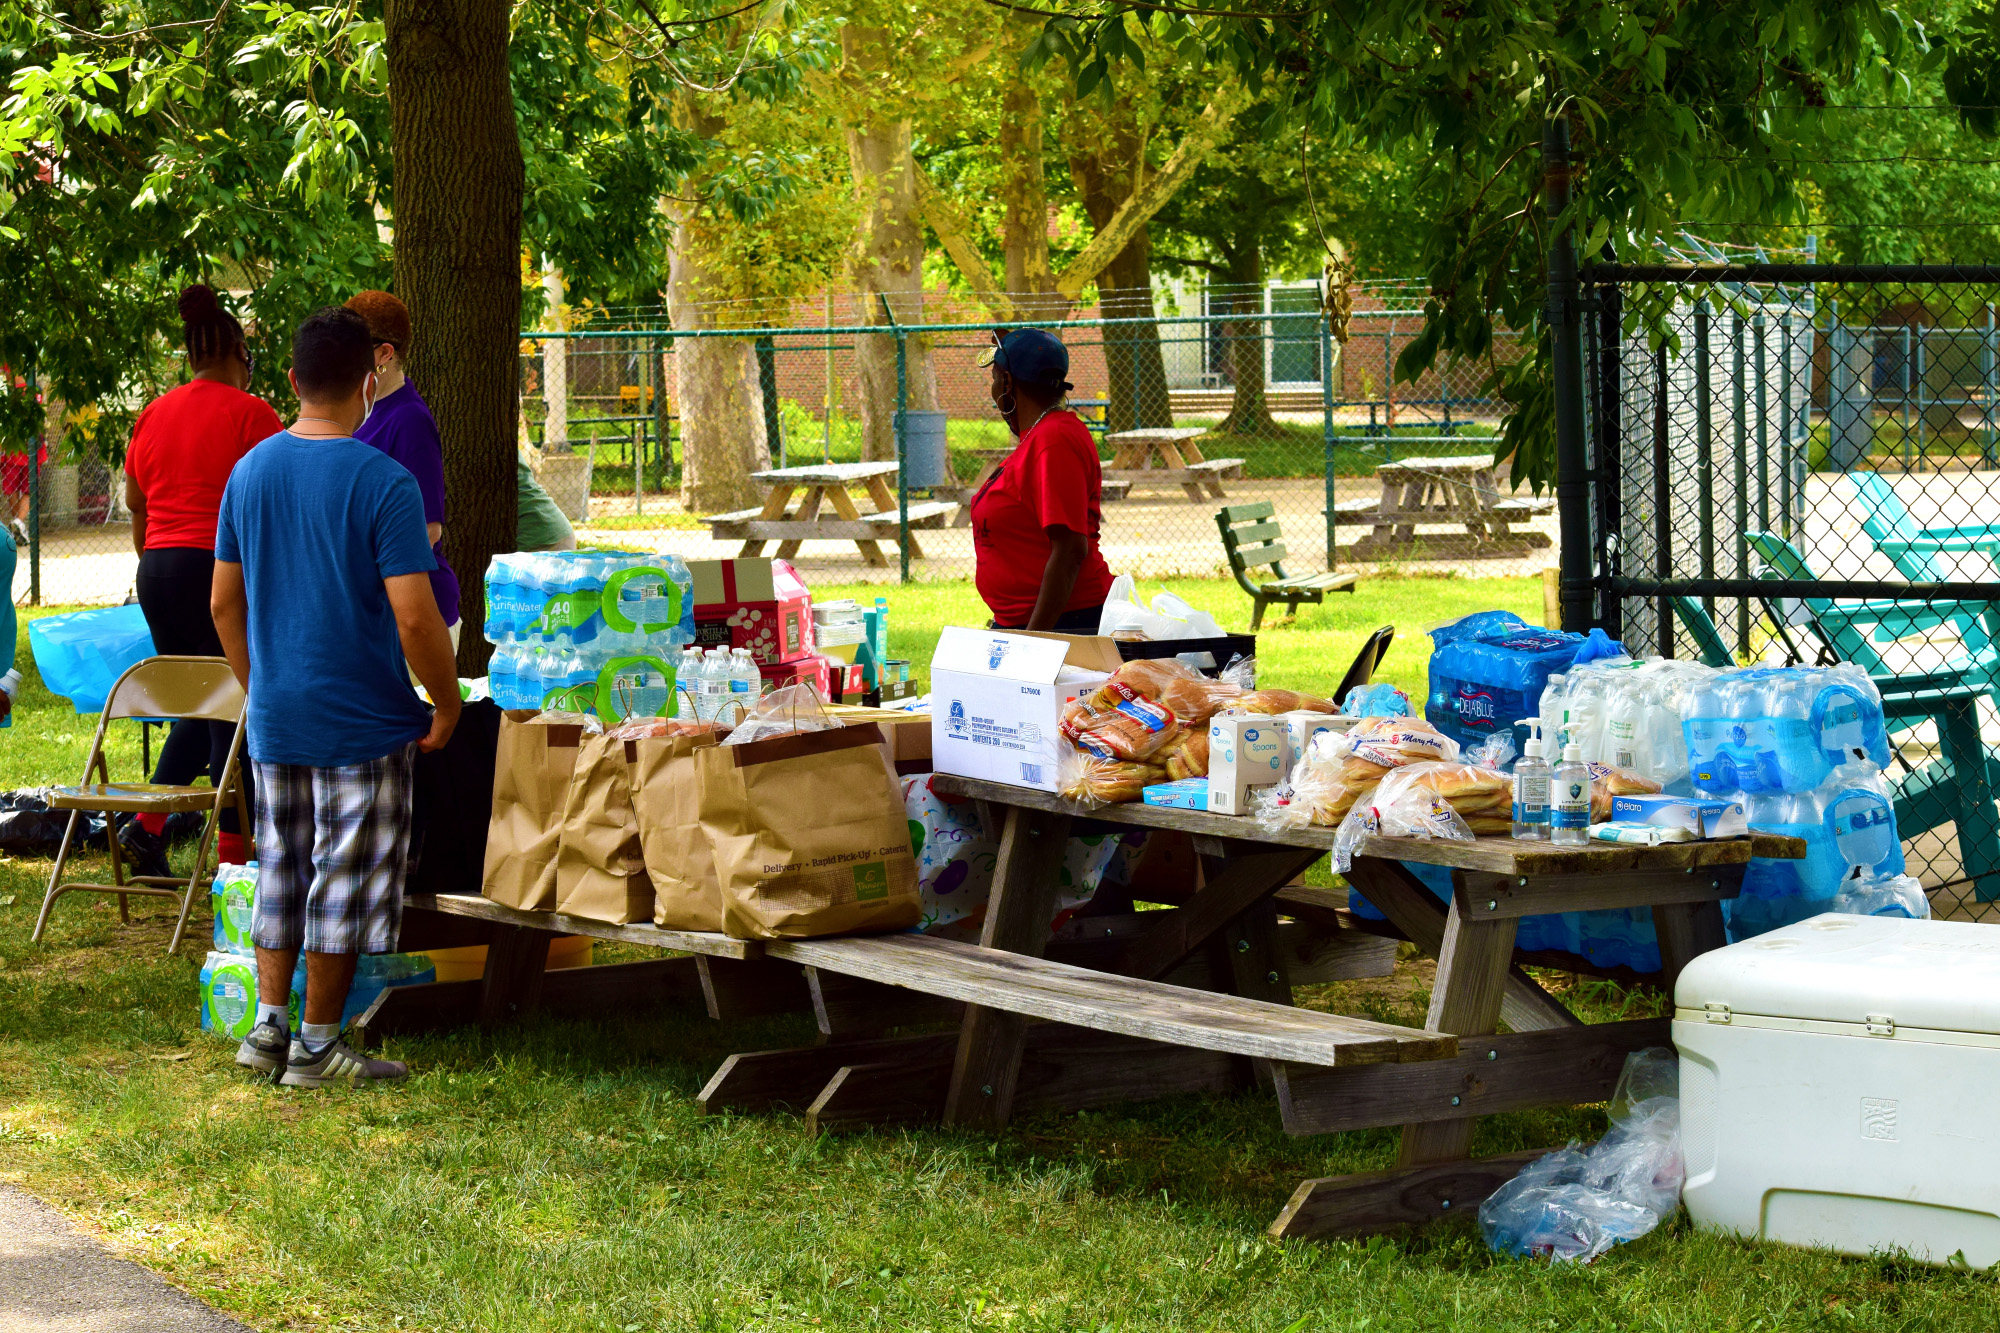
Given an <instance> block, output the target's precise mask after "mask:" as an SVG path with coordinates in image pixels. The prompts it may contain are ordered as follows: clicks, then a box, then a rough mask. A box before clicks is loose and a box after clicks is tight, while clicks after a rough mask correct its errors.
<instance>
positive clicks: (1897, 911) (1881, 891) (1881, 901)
mask: <svg viewBox="0 0 2000 1333" xmlns="http://www.w3.org/2000/svg"><path fill="white" fill-rule="evenodd" d="M1828 910H1829V911H1834V912H1845V913H1847V914H1848V915H1850V916H1907V917H1910V918H1912V919H1914V920H1917V921H1928V920H1929V919H1930V915H1931V900H1930V899H1929V898H1926V897H1925V896H1924V886H1923V885H1922V884H1921V883H1919V882H1918V881H1917V880H1916V878H1915V877H1914V876H1910V875H1876V876H1872V877H1869V878H1866V879H1849V880H1843V881H1841V885H1840V892H1839V893H1838V894H1836V895H1834V899H1833V906H1832V907H1831V908H1829V909H1828Z"/></svg>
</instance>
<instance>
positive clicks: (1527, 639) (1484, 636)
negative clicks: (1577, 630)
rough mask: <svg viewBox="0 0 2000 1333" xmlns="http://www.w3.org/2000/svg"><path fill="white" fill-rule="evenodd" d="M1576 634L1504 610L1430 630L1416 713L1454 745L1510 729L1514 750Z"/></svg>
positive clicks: (1572, 650) (1577, 644)
mask: <svg viewBox="0 0 2000 1333" xmlns="http://www.w3.org/2000/svg"><path fill="white" fill-rule="evenodd" d="M1583 643H1584V636H1583V635H1581V634H1565V633H1563V632H1562V631H1561V630H1552V629H1543V628H1541V627H1540V626H1539V625H1530V624H1529V623H1528V622H1527V621H1525V620H1523V619H1521V617H1519V616H1517V615H1515V614H1514V613H1513V612H1512V611H1481V612H1478V613H1476V614H1474V615H1469V616H1466V617H1464V618H1463V619H1461V620H1455V621H1453V622H1452V623H1451V624H1449V625H1440V626H1438V627H1437V628H1436V629H1434V630H1432V631H1431V644H1432V647H1431V666H1430V676H1431V688H1430V697H1429V698H1428V699H1427V700H1426V701H1425V703H1424V719H1425V720H1426V721H1427V722H1429V723H1430V724H1431V725H1432V726H1434V727H1436V728H1437V729H1438V730H1439V731H1441V732H1443V733H1444V734H1445V735H1447V736H1449V737H1451V738H1452V739H1453V740H1455V741H1457V742H1458V743H1459V744H1460V745H1461V746H1472V745H1476V744H1478V743H1479V742H1480V741H1482V740H1484V739H1485V738H1486V737H1488V736H1491V735H1492V734H1493V733H1494V732H1496V731H1501V730H1506V729H1509V728H1511V729H1512V730H1513V732H1514V744H1515V749H1516V750H1517V751H1518V750H1519V749H1520V747H1521V746H1523V745H1525V744H1526V743H1527V739H1528V729H1527V728H1526V727H1520V726H1515V725H1514V724H1515V723H1516V722H1517V721H1518V720H1519V719H1521V718H1524V717H1533V716H1535V715H1536V714H1538V713H1539V712H1540V711H1541V706H1542V691H1543V689H1544V688H1545V687H1546V686H1547V685H1548V683H1549V677H1550V676H1551V675H1552V674H1554V673H1555V672H1558V671H1565V670H1567V669H1568V668H1569V666H1570V664H1571V663H1572V662H1574V661H1575V660H1576V655H1577V653H1578V651H1579V650H1581V649H1582V647H1583Z"/></svg>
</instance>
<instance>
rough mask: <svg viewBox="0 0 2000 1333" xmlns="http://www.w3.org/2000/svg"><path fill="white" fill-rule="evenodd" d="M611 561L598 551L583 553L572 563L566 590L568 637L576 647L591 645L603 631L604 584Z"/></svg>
mask: <svg viewBox="0 0 2000 1333" xmlns="http://www.w3.org/2000/svg"><path fill="white" fill-rule="evenodd" d="M611 564H612V557H611V556H609V555H606V554H604V553H603V552H601V551H587V552H583V553H582V554H580V555H578V557H577V559H576V578H575V580H574V582H573V584H572V586H571V590H570V607H571V610H570V620H571V624H572V625H573V626H574V628H573V629H572V630H571V631H570V637H571V638H572V639H574V640H575V641H576V642H577V643H580V644H583V643H595V642H596V641H597V638H598V635H599V634H601V633H602V632H603V630H604V611H603V598H604V582H605V579H606V578H607V577H609V575H610V572H611Z"/></svg>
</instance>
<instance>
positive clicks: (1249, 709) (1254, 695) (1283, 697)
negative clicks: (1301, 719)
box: [1228, 690, 1340, 716]
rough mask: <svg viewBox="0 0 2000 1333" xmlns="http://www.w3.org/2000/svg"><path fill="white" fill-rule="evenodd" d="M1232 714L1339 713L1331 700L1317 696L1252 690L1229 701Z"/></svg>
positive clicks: (1296, 691) (1281, 691)
mask: <svg viewBox="0 0 2000 1333" xmlns="http://www.w3.org/2000/svg"><path fill="white" fill-rule="evenodd" d="M1228 707H1229V711H1230V712H1232V713H1269V714H1272V715H1274V716H1275V715H1276V714H1279V713H1325V714H1327V715H1328V716H1332V715H1333V714H1334V713H1336V712H1338V711H1340V710H1338V709H1336V708H1335V707H1334V706H1333V701H1332V700H1331V699H1322V698H1320V697H1319V696H1318V695H1317V694H1304V693H1301V692H1300V691H1298V690H1252V691H1250V692H1249V693H1248V694H1245V695H1242V696H1240V697H1238V698H1235V699H1231V700H1230V701H1229V705H1228Z"/></svg>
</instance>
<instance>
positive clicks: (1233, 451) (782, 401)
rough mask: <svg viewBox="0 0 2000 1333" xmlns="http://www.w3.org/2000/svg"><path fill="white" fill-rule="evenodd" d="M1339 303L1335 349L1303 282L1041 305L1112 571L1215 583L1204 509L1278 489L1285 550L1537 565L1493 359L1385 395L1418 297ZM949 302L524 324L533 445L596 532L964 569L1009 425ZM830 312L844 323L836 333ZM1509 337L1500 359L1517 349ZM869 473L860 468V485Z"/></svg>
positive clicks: (963, 320) (1461, 566)
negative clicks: (1346, 311) (1487, 389)
mask: <svg viewBox="0 0 2000 1333" xmlns="http://www.w3.org/2000/svg"><path fill="white" fill-rule="evenodd" d="M1402 294H1403V293H1402V289H1399V288H1397V289H1390V291H1389V292H1388V295H1389V296H1390V297H1391V298H1395V297H1398V296H1401V295H1402ZM940 300H941V301H942V300H943V298H940ZM1029 300H1030V298H1026V297H1017V298H1014V299H1013V300H1012V302H1011V306H1012V307H1019V306H1025V305H1027V304H1028V303H1029ZM989 303H990V304H1000V303H999V302H989ZM1355 304H1356V309H1355V312H1354V315H1353V317H1352V319H1351V321H1350V323H1349V325H1348V339H1347V342H1346V344H1345V345H1344V346H1343V345H1342V344H1341V343H1340V342H1339V341H1338V340H1337V339H1336V338H1335V337H1334V332H1333V328H1332V326H1331V325H1330V324H1329V323H1328V322H1327V320H1326V318H1325V317H1324V315H1323V313H1322V305H1323V302H1322V296H1321V292H1320V289H1319V287H1318V285H1317V284H1273V285H1271V286H1268V287H1265V288H1259V289H1250V290H1249V291H1247V292H1246V291H1237V290H1233V289H1224V288H1208V289H1204V290H1202V291H1200V292H1199V293H1196V294H1195V295H1194V297H1193V298H1191V299H1187V300H1175V299H1173V298H1172V297H1171V296H1170V295H1168V296H1163V297H1161V298H1159V299H1155V298H1154V297H1153V296H1152V295H1150V294H1149V295H1147V297H1146V298H1145V299H1144V300H1143V301H1140V300H1135V299H1133V297H1132V294H1119V293H1105V294H1103V297H1102V299H1101V300H1100V303H1099V305H1098V306H1097V307H1096V308H1094V309H1089V310H1085V311H1081V312H1078V313H1076V314H1074V315H1073V316H1072V317H1070V318H1067V319H1062V320H1047V321H1037V323H1038V326H1040V327H1046V328H1050V329H1052V330H1053V331H1055V332H1056V333H1058V335H1059V336H1061V337H1062V339H1063V341H1064V342H1065V344H1066V345H1067V347H1068V349H1069V353H1070V362H1071V368H1070V375H1069V378H1070V381H1071V382H1072V384H1073V385H1074V386H1075V387H1074V389H1073V390H1072V392H1071V394H1070V396H1069V406H1070V407H1071V408H1072V409H1073V410H1075V411H1076V412H1078V413H1079V415H1081V416H1082V417H1083V418H1084V420H1085V421H1086V422H1087V423H1088V424H1089V426H1090V429H1091V430H1092V432H1093V434H1095V435H1096V436H1097V438H1098V441H1099V455H1100V458H1101V459H1102V461H1103V464H1104V471H1105V488H1104V492H1103V497H1102V498H1103V501H1104V506H1103V515H1104V527H1103V532H1102V537H1101V540H1102V545H1103V548H1104V552H1105V556H1106V558H1107V560H1109V561H1110V563H1111V565H1112V567H1113V568H1114V569H1116V570H1119V571H1121V572H1131V573H1134V574H1139V575H1142V576H1147V577H1158V576H1168V575H1176V574H1179V575H1215V574H1220V573H1224V572H1226V569H1227V566H1226V562H1225V559H1224V555H1223V551H1222V547H1221V543H1220V539H1219V536H1218V533H1217V530H1216V523H1215V517H1214V516H1215V512H1216V510H1218V509H1219V508H1221V507H1223V506H1225V505H1231V504H1240V503H1249V502H1255V501H1266V502H1269V503H1270V504H1271V505H1272V506H1273V508H1274V510H1275V511H1276V517H1277V520H1278V522H1279V524H1280V526H1281V528H1282V530H1283V531H1284V534H1285V540H1286V542H1287V544H1288V545H1289V546H1290V548H1291V549H1292V551H1293V552H1295V553H1296V555H1295V562H1296V563H1297V564H1299V565H1300V566H1301V567H1311V568H1317V567H1320V562H1321V561H1326V562H1330V563H1331V565H1332V566H1333V567H1338V568H1350V569H1351V568H1378V569H1379V568H1383V567H1388V566H1394V567H1408V568H1412V569H1435V570H1440V571H1443V570H1451V571H1456V572H1460V573H1466V574H1481V573H1486V574H1518V573H1522V572H1526V571H1530V570H1538V569H1541V568H1543V567H1546V566H1548V565H1550V564H1552V563H1553V560H1554V555H1553V533H1554V519H1553V506H1552V504H1551V503H1549V502H1546V501H1543V502H1537V501H1533V500H1527V499H1521V498H1518V497H1515V496H1514V495H1513V494H1512V492H1511V490H1510V488H1509V487H1508V484H1507V478H1506V472H1505V469H1504V466H1502V467H1500V468H1497V469H1496V467H1495V465H1494V460H1493V457H1492V453H1493V448H1494V445H1493V442H1492V437H1493V436H1494V435H1495V434H1496V433H1497V431H1498V427H1499V415H1500V414H1499V409H1498V405H1497V404H1496V403H1495V402H1494V401H1493V400H1492V399H1491V398H1489V397H1487V396H1486V395H1485V393H1484V387H1483V386H1484V385H1485V383H1486V381H1487V378H1488V374H1489V371H1490V367H1488V366H1486V365H1471V364H1458V365H1449V366H1442V367H1440V368H1439V369H1437V370H1434V371H1432V372H1429V373H1427V374H1426V375H1425V376H1423V377H1422V379H1421V380H1419V381H1418V382H1416V383H1414V384H1398V383H1397V382H1396V381H1395V378H1394V364H1395V358H1396V357H1397V356H1398V355H1400V354H1401V353H1402V351H1403V349H1404V348H1405V347H1407V346H1408V344H1409V342H1410V340H1411V339H1413V338H1414V337H1415V336H1416V335H1417V333H1418V331H1419V330H1420V329H1421V327H1422V323H1423V316H1422V312H1421V310H1419V309H1416V308H1415V307H1414V306H1413V305H1412V304H1410V303H1409V301H1408V300H1407V299H1405V300H1403V301H1401V302H1397V301H1395V300H1393V299H1391V300H1384V299H1381V297H1379V296H1374V295H1372V294H1371V293H1370V292H1369V291H1368V290H1366V289H1364V290H1363V291H1362V292H1361V293H1360V294H1359V296H1358V297H1357V300H1356V303H1355ZM966 306H967V302H965V301H964V300H963V299H960V300H959V301H958V302H957V303H956V304H952V303H946V304H945V305H944V313H947V314H951V315H955V316H960V318H957V319H953V320H942V319H937V318H935V317H934V316H935V314H936V308H935V307H933V306H932V305H931V304H930V303H929V301H928V298H927V301H926V304H924V305H923V306H922V307H919V308H913V309H896V308H893V307H890V306H888V305H887V304H886V303H878V305H877V307H876V308H875V310H874V311H873V312H872V313H873V314H874V322H872V323H863V322H859V320H860V317H862V316H865V315H867V314H869V313H870V312H869V310H868V308H867V307H866V306H865V305H864V304H861V303H858V302H846V303H841V304H836V303H834V302H832V301H830V300H829V301H827V302H825V303H824V304H821V303H805V304H801V305H798V306H795V307H792V308H790V309H789V310H772V309H770V308H767V307H758V308H756V309H754V310H746V311H735V310H727V311H723V312H720V313H721V314H724V315H727V316H729V317H731V318H734V319H738V320H740V319H743V318H745V317H747V316H750V315H754V316H756V317H757V318H759V319H762V320H766V321H769V320H773V319H774V318H775V317H776V316H778V315H781V314H790V315H792V316H795V317H796V318H795V319H794V322H791V323H788V324H780V323H775V322H767V323H763V324H761V325H759V324H750V325H748V326H741V325H739V326H738V327H729V328H701V329H696V330H689V329H675V328H672V327H670V326H668V325H667V324H666V323H665V321H664V319H663V318H662V317H661V316H660V315H659V314H658V313H657V312H649V311H622V312H616V313H615V314H612V315H604V316H598V317H596V318H594V319H592V320H591V321H590V322H588V323H586V324H584V325H583V326H582V327H573V328H570V329H566V330H563V331H560V332H551V331H531V332H527V333H524V334H523V335H522V341H521V376H522V379H521V384H522V404H523V434H524V438H525V440H526V441H527V442H528V443H529V444H530V445H531V446H532V448H533V450H534V455H533V456H534V458H535V460H536V466H537V468H538V470H539V471H540V472H541V474H542V476H543V478H544V482H545V484H546V485H548V487H549V489H550V491H551V493H552V494H555V495H556V496H557V498H558V501H559V503H563V504H564V505H565V506H566V507H568V508H569V510H570V512H571V513H572V515H573V516H574V517H575V520H576V521H577V522H578V523H579V525H580V526H581V527H582V528H583V529H584V530H585V532H586V535H587V534H588V533H589V532H592V531H601V532H617V533H619V534H620V537H619V540H621V541H625V542H627V543H628V544H641V545H648V546H653V547H656V548H658V549H664V550H673V551H677V552H679V553H681V554H683V555H713V554H717V553H722V552H732V553H733V552H734V551H735V550H737V549H749V548H748V547H747V546H744V545H743V544H744V543H747V542H755V541H757V540H758V539H759V537H760V536H761V537H762V538H764V539H765V540H769V541H775V542H780V543H782V545H781V546H780V547H779V548H778V549H781V550H783V551H784V553H785V554H786V555H787V557H788V558H791V559H793V560H794V561H796V562H798V563H799V564H800V565H801V566H802V567H803V568H805V569H807V570H809V571H815V572H819V573H820V574H821V575H822V576H823V577H824V576H836V577H840V578H843V579H848V578H862V579H868V578H883V579H887V578H900V577H904V576H905V574H906V573H907V576H909V577H913V578H919V579H929V578H947V577H964V576H969V575H970V573H971V571H972V542H971V532H970V518H969V513H968V507H969V502H970V500H971V497H972V495H973V493H974V492H975V491H976V490H977V489H978V487H979V485H980V484H981V483H982V482H983V481H984V480H985V478H986V477H987V476H989V475H991V473H992V471H993V470H994V469H995V468H996V467H997V466H998V465H999V461H1000V460H1001V459H1002V458H1004V457H1005V455H1006V453H1007V452H1008V450H1009V449H1011V447H1012V444H1013V439H1012V436H1011V435H1010V434H1009V433H1008V429H1007V427H1006V425H1005V423H1004V422H1002V421H1001V419H1000V417H999V414H998V413H997V411H996V410H995V409H994V406H993V402H992V400H991V396H990V391H989V388H990V372H989V371H988V370H987V369H986V368H984V367H982V366H981V365H980V364H979V358H980V355H981V353H983V352H984V351H985V350H986V349H987V348H988V347H990V346H991V343H992V338H993V330H994V329H995V327H996V326H999V325H1000V324H1002V323H1003V322H1002V321H995V320H991V319H976V318H971V317H970V316H972V315H975V314H976V313H977V311H976V308H975V309H967V308H966ZM828 309H835V310H836V312H837V313H840V314H848V315H852V316H855V317H856V322H854V323H849V324H837V323H833V324H830V323H826V322H824V320H825V317H826V316H825V312H826V311H827V310H828ZM1135 310H1136V311H1138V312H1139V313H1132V312H1134V311H1135ZM1104 312H1114V313H1111V314H1109V315H1108V316H1106V315H1105V314H1104ZM715 314H716V312H707V311H705V312H704V315H705V316H706V317H708V318H709V320H710V321H711V322H712V321H713V319H714V317H715ZM892 316H893V320H892V318H891V317H892ZM809 321H818V322H809ZM1014 322H1025V321H1014ZM1499 349H1500V350H1499V351H1498V353H1497V355H1498V356H1500V357H1502V358H1505V357H1509V356H1511V355H1513V354H1514V347H1513V343H1512V340H1511V339H1507V338H1503V339H1501V340H1500V342H1499ZM691 457H692V462H691V461H690V459H691ZM898 460H901V462H902V464H903V466H901V467H900V468H899V467H898V466H896V464H897V463H898ZM869 464H873V465H874V470H875V473H876V475H874V476H863V475H861V473H862V472H868V471H869V470H870V469H869V468H868V467H867V466H866V465H869ZM1385 465H1387V466H1386V468H1385ZM827 467H845V468H846V469H847V471H846V472H845V473H844V474H843V476H844V478H845V480H844V482H841V483H838V484H837V483H835V482H833V481H831V480H822V481H820V482H814V481H812V480H811V479H810V478H807V477H805V476H803V475H798V476H795V477H792V478H777V479H773V478H771V477H769V476H764V477H761V478H758V477H751V476H746V474H750V473H770V472H774V471H786V470H794V471H795V470H797V469H802V468H803V469H813V468H817V469H821V470H822V471H823V470H824V469H825V468H827ZM856 468H860V472H857V471H856ZM827 476H828V477H831V474H827ZM878 486H879V487H881V488H884V489H885V490H886V492H887V494H888V496H889V500H888V502H887V503H884V502H883V501H882V500H881V499H880V498H879V497H878V496H877V495H876V494H875V488H876V487H878ZM906 495H907V497H908V502H909V506H910V512H911V514H912V518H911V520H910V523H911V528H912V531H913V539H912V540H911V541H910V542H909V543H907V544H904V543H903V542H902V541H901V538H900V534H901V532H902V515H901V510H902V508H903V501H904V497H905V496H906ZM586 497H587V499H586ZM890 505H893V506H894V507H895V508H896V509H897V510H898V513H897V515H896V517H895V519H894V520H893V521H890V520H889V519H888V518H887V517H886V514H885V513H882V511H886V509H887V508H888V507H890ZM773 506H776V507H775V508H773ZM586 507H587V513H586ZM767 510H769V512H766V511H767ZM850 511H851V512H850ZM878 513H882V516H881V517H878V518H877V519H876V521H874V522H873V523H872V524H871V523H869V521H868V520H869V519H870V516H871V514H878ZM857 523H858V524H861V525H862V526H860V527H857V526H856V524H857ZM843 525H844V526H843ZM821 534H832V535H821ZM857 537H858V538H859V539H858V540H857ZM905 553H907V555H908V561H907V570H906V567H905V561H904V559H903V558H902V557H903V555H904V554H905ZM1294 572H1297V570H1294Z"/></svg>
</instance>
